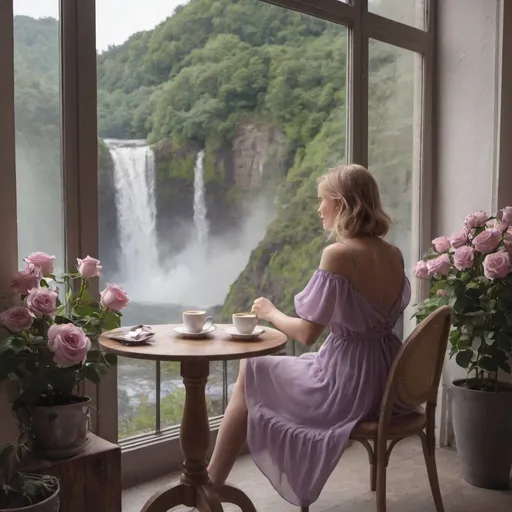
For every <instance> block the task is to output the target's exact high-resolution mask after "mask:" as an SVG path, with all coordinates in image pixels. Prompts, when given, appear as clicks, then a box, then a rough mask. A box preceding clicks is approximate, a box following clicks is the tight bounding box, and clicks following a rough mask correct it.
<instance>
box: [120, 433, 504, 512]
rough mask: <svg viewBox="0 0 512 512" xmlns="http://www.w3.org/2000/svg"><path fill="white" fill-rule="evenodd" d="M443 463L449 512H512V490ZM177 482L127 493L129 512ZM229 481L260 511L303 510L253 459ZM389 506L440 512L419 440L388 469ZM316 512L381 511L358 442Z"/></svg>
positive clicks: (446, 458)
mask: <svg viewBox="0 0 512 512" xmlns="http://www.w3.org/2000/svg"><path fill="white" fill-rule="evenodd" d="M437 460H438V470H439V480H440V483H441V492H442V494H443V499H444V504H445V509H446V512H512V491H506V492H505V491H503V492H502V491H488V490H484V489H478V488H476V487H472V486H470V485H469V484H467V483H466V482H465V481H464V480H463V478H462V474H461V470H460V467H459V463H458V459H457V454H456V453H455V452H454V451H453V450H448V449H441V450H438V455H437ZM304 463H305V464H307V461H304ZM176 478H177V475H170V476H168V477H165V478H161V479H158V480H155V481H152V482H149V483H146V484H142V485H139V486H136V487H132V488H130V489H126V490H125V491H124V492H123V512H139V511H140V509H141V508H142V506H143V504H144V503H145V501H146V500H147V499H148V498H149V496H151V495H152V493H153V492H155V491H156V490H158V489H159V488H161V487H163V486H164V485H166V484H167V483H169V482H170V481H172V480H173V479H176ZM229 481H230V482H231V483H233V484H235V485H236V486H238V487H240V488H241V489H243V490H244V491H245V492H246V493H247V494H248V495H249V497H250V498H251V499H252V500H253V502H254V504H255V506H256V508H257V510H258V512H292V511H293V512H298V508H297V507H294V506H292V505H290V504H288V503H286V502H285V501H284V500H283V499H281V498H280V496H279V495H278V494H277V493H276V492H275V490H274V489H273V488H272V486H271V485H270V483H269V482H268V481H267V479H266V478H265V477H264V476H263V475H262V474H261V473H260V472H259V471H258V469H257V468H256V467H255V465H254V463H253V462H252V460H251V458H250V456H243V457H241V458H240V459H239V460H238V461H237V463H236V466H235V468H234V470H233V473H232V475H231V478H230V479H229ZM387 502H388V512H435V506H434V502H433V501H432V498H431V494H430V489H429V485H428V479H427V474H426V470H425V464H424V460H423V455H422V453H421V447H420V443H419V440H418V441H416V439H409V440H406V441H402V443H400V444H398V445H397V446H396V448H395V449H394V451H393V455H392V456H391V461H390V465H389V469H388V492H387ZM173 510H174V511H175V512H182V511H183V512H184V511H188V510H190V509H189V508H184V507H179V508H176V509H173ZM225 510H226V512H228V511H229V512H231V511H233V512H234V511H237V510H238V508H237V507H231V506H228V505H226V507H225ZM311 512H375V501H374V494H373V493H372V492H370V490H369V469H368V458H367V455H366V452H365V450H364V448H363V447H362V446H360V445H359V444H357V443H355V444H354V445H353V446H351V447H350V448H348V449H347V450H346V452H345V454H344V455H343V457H342V459H341V462H340V464H339V465H338V467H337V468H336V470H335V471H334V473H333V474H332V476H331V478H330V479H329V481H328V482H327V485H326V486H325V488H324V490H323V492H322V494H321V496H320V498H319V500H318V501H317V502H316V503H314V504H313V505H312V506H311Z"/></svg>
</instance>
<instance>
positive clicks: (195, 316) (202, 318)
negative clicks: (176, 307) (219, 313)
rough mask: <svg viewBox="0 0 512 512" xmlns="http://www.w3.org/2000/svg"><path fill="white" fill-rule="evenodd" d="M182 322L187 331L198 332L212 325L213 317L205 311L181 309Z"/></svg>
mask: <svg viewBox="0 0 512 512" xmlns="http://www.w3.org/2000/svg"><path fill="white" fill-rule="evenodd" d="M182 317H183V323H184V324H185V327H186V328H187V330H188V332H190V333H192V334H199V333H200V332H202V331H204V330H206V329H208V328H210V327H211V326H212V325H213V318H212V317H211V316H206V311H183V314H182Z"/></svg>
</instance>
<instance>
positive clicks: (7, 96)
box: [0, 0, 18, 305]
mask: <svg viewBox="0 0 512 512" xmlns="http://www.w3.org/2000/svg"><path fill="white" fill-rule="evenodd" d="M0 70H1V74H2V79H1V80H0V112H1V115H0V219H2V258H1V259H0V296H3V294H4V293H6V292H8V291H9V290H10V285H11V279H12V276H13V275H14V273H15V272H16V270H17V267H18V224H17V218H16V154H15V140H14V137H15V129H14V24H13V2H12V1H11V0H7V1H2V2H0ZM2 305H3V304H2ZM5 305H7V304H5Z"/></svg>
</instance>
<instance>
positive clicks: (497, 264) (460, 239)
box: [415, 206, 512, 489]
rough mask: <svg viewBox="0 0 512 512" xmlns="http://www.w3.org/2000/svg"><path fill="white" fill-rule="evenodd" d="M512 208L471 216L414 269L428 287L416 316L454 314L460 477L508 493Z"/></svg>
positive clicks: (454, 394) (454, 391) (511, 436)
mask: <svg viewBox="0 0 512 512" xmlns="http://www.w3.org/2000/svg"><path fill="white" fill-rule="evenodd" d="M511 255H512V207H510V206H508V207H506V208H504V209H503V210H501V211H499V212H498V213H497V214H496V215H495V216H492V217H491V216H489V215H488V214H487V213H485V212H476V213H473V214H471V215H468V216H467V217H466V218H465V220H464V227H463V229H462V230H461V231H458V232H456V233H454V234H453V235H452V236H451V237H450V238H448V237H446V236H441V237H439V238H436V239H435V240H433V247H432V248H431V250H430V251H429V253H428V254H427V256H426V258H425V259H424V260H421V261H419V262H418V263H417V264H416V267H415V275H416V277H418V278H420V279H429V280H430V284H431V287H430V294H429V298H428V299H426V300H425V301H423V302H422V303H421V304H419V305H418V310H417V312H416V314H415V316H416V317H417V319H418V321H421V320H423V319H424V318H425V317H426V316H428V314H429V313H431V312H432V311H434V310H435V309H436V308H438V307H439V306H442V305H444V304H450V305H451V306H452V307H453V310H454V315H453V327H452V330H451V333H450V344H451V350H450V357H455V361H456V363H457V364H458V365H459V366H460V367H462V368H464V369H465V370H466V372H467V375H466V378H465V379H458V380H455V381H454V382H453V386H452V388H451V390H450V392H451V397H452V411H453V426H454V431H455V441H456V444H457V451H458V454H459V458H460V461H461V465H462V469H463V472H464V477H465V478H466V480H467V481H468V482H469V483H471V484H473V485H475V486H478V487H485V488H490V489H499V488H506V487H508V485H509V479H510V470H511V468H512V386H511V385H510V384H508V383H506V382H503V381H502V380H500V372H504V373H508V374H510V373H511V367H510V361H509V359H510V356H511V354H512V264H511Z"/></svg>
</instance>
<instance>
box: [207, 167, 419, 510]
mask: <svg viewBox="0 0 512 512" xmlns="http://www.w3.org/2000/svg"><path fill="white" fill-rule="evenodd" d="M318 197H319V199H320V206H319V208H318V213H319V214H320V217H321V219H322V222H323V227H324V229H325V230H327V231H330V232H331V233H332V234H333V235H334V236H335V237H336V243H333V244H332V245H329V246H328V247H326V248H325V249H324V251H323V254H322V258H321V261H320V267H319V269H318V270H316V271H315V273H314V274H313V277H312V278H311V280H310V282H309V283H308V285H307V286H306V288H305V289H304V290H303V291H302V292H301V293H299V294H298V295H297V296H296V297H295V309H296V312H297V315H298V317H299V318H293V317H289V316H287V315H285V314H284V313H282V312H280V311H279V310H278V309H277V308H276V307H275V306H274V305H273V304H272V303H271V302H270V301H269V300H268V299H265V298H259V299H257V300H256V301H254V305H253V311H254V312H255V313H257V315H258V316H259V317H260V318H261V319H263V320H267V321H269V322H271V323H272V324H273V325H275V327H276V328H277V329H279V330H281V331H283V332H284V333H285V334H287V335H288V336H289V337H290V338H293V339H295V340H297V341H299V342H301V343H304V344H305V345H312V344H314V343H315V341H316V340H317V339H318V337H319V336H320V335H321V333H322V331H323V330H324V327H326V326H328V327H329V328H330V330H331V332H330V334H329V337H328V338H327V340H326V341H325V343H324V344H323V346H322V348H321V349H320V350H319V351H318V352H316V353H307V354H304V355H302V356H300V357H289V356H267V357H261V358H255V359H250V360H248V361H247V364H246V365H241V368H240V374H239V377H238V380H237V383H236V386H235V390H234V393H233V397H232V398H231V401H230V402H229V405H228V407H227V409H226V414H225V416H224V420H223V422H222V425H221V427H220V430H219V434H218V438H217V443H216V446H215V450H214V452H213V456H212V458H211V461H210V465H209V468H208V471H209V474H210V478H211V480H212V483H213V484H222V483H224V482H225V480H226V478H227V476H228V474H229V472H230V470H231V468H232V467H233V465H234V463H235V460H236V457H237V456H238V454H239V452H240V450H241V448H242V446H243V444H244V442H245V440H246V436H247V441H248V444H249V448H250V450H251V453H252V456H253V458H254V461H255V462H256V464H257V465H258V467H259V468H260V469H261V471H262V472H263V473H264V474H265V475H266V476H267V478H268V479H269V480H270V482H271V483H272V484H273V485H274V487H275V488H276V490H277V491H278V492H279V493H280V494H281V496H282V497H283V498H284V499H286V500H287V501H289V502H290V503H292V504H294V505H299V506H308V505H310V504H311V503H313V502H314V501H315V500H316V499H317V498H318V496H319V494H320V492H321V490H322V488H323V486H324V485H325V482H326V481H327V479H328V477H329V475H330V474H331V472H332V471H333V469H334V468H335V466H336V464H337V463H338V461H339V459H340V457H341V455H342V453H343V451H344V449H345V447H346V445H347V442H348V440H349V437H350V433H351V431H352V429H353V428H354V426H355V425H356V424H357V423H358V422H360V421H362V420H370V419H376V418H378V415H379V408H380V404H381V400H382V397H383V394H384V388H385V385H386V380H387V377H388V372H389V369H390V366H391V363H392V362H393V359H394V358H395V356H396V354H397V352H398V351H399V349H400V346H401V342H400V340H399V339H398V338H397V337H396V336H395V335H394V334H393V332H392V328H393V326H394V324H395V323H396V321H397V320H398V318H399V316H400V314H401V313H402V311H403V310H404V309H405V307H406V306H407V304H408V303H409V300H410V284H409V281H408V280H407V278H406V277H405V275H404V265H403V259H402V255H401V253H400V251H399V250H398V249H397V248H396V247H394V246H393V245H390V244H389V243H387V242H385V241H384V240H383V239H382V237H383V236H385V235H386V233H387V232H388V229H389V225H390V220H389V217H388V215H387V214H386V213H385V212H384V210H383V209H382V206H381V201H380V197H379V190H378V187H377V183H376V182H375V179H374V178H373V176H372V175H371V174H370V173H369V172H368V171H367V170H366V169H365V168H364V167H361V166H360V165H346V166H343V167H338V168H334V169H330V170H329V171H328V172H327V173H326V174H325V175H324V176H322V177H321V178H320V179H319V182H318Z"/></svg>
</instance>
